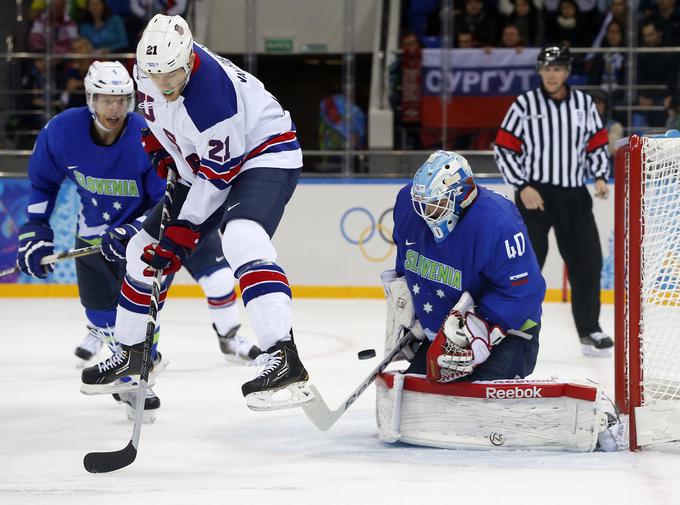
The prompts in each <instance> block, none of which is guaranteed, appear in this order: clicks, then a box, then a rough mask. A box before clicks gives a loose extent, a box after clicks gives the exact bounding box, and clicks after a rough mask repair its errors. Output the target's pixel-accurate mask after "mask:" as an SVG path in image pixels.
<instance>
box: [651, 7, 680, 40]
mask: <svg viewBox="0 0 680 505" xmlns="http://www.w3.org/2000/svg"><path fill="white" fill-rule="evenodd" d="M646 21H654V23H655V24H656V26H657V27H659V28H660V29H661V32H662V38H661V45H662V46H677V45H680V13H678V9H677V6H676V3H675V0H656V2H655V5H654V6H653V7H652V8H651V11H650V14H649V15H648V16H647V17H646V19H645V22H646ZM643 23H644V22H643Z"/></svg>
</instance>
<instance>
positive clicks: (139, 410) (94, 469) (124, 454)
mask: <svg viewBox="0 0 680 505" xmlns="http://www.w3.org/2000/svg"><path fill="white" fill-rule="evenodd" d="M175 177H176V175H175V172H174V171H172V170H168V176H167V179H166V182H167V185H166V186H165V195H164V197H163V211H162V213H161V224H160V229H159V231H158V240H160V239H161V238H162V237H163V231H164V230H165V225H166V224H167V223H168V221H169V220H170V208H171V206H172V193H173V190H174V189H175ZM162 277H163V270H162V269H160V270H156V271H155V274H154V276H153V284H152V285H151V300H150V302H149V318H148V320H147V323H146V336H145V337H144V353H143V355H142V371H141V374H140V376H139V389H138V390H137V402H136V404H135V424H134V427H133V429H132V438H130V442H128V444H127V445H126V446H125V447H124V448H123V449H120V450H118V451H110V452H89V453H87V454H86V455H85V458H84V459H83V465H84V466H85V470H87V471H88V472H90V473H104V472H113V471H115V470H120V469H121V468H124V467H126V466H128V465H130V464H131V463H132V462H133V461H134V460H135V458H137V448H138V447H139V435H140V433H141V431H142V418H143V417H144V400H145V398H146V389H147V387H148V385H147V383H148V381H149V369H150V368H151V363H153V358H152V357H151V348H152V346H153V336H154V333H155V331H156V320H157V317H158V303H159V299H160V292H161V279H162Z"/></svg>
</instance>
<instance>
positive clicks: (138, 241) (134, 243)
mask: <svg viewBox="0 0 680 505" xmlns="http://www.w3.org/2000/svg"><path fill="white" fill-rule="evenodd" d="M152 242H157V240H156V239H155V238H153V237H152V236H151V235H149V233H148V232H147V231H146V230H143V229H142V230H141V231H140V232H139V233H136V234H135V235H134V236H133V237H132V238H131V239H130V241H129V242H128V245H127V248H126V249H125V261H126V262H127V265H126V272H127V275H129V276H130V277H132V278H133V279H134V280H135V281H137V282H141V283H143V284H148V285H151V278H150V277H145V276H144V269H145V268H146V267H147V266H148V265H147V264H146V263H144V262H143V261H142V253H143V252H144V248H145V247H146V246H147V245H149V244H151V243H152Z"/></svg>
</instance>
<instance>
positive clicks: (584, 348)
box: [581, 344, 612, 358]
mask: <svg viewBox="0 0 680 505" xmlns="http://www.w3.org/2000/svg"><path fill="white" fill-rule="evenodd" d="M581 352H583V355H584V356H589V357H591V358H609V357H610V356H611V355H612V351H611V349H598V348H597V347H593V346H592V345H585V344H581Z"/></svg>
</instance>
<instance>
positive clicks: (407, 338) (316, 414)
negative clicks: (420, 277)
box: [302, 331, 418, 431]
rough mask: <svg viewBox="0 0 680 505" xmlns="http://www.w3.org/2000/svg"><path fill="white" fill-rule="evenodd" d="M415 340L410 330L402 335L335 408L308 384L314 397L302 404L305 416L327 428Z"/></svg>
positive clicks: (322, 429) (323, 428) (320, 427)
mask: <svg viewBox="0 0 680 505" xmlns="http://www.w3.org/2000/svg"><path fill="white" fill-rule="evenodd" d="M416 340H418V339H417V338H416V336H415V335H414V334H413V333H411V332H410V331H409V332H407V333H406V335H404V336H403V337H402V339H401V340H400V341H399V342H397V345H396V346H395V347H394V349H392V350H391V351H390V353H389V354H388V355H387V356H385V358H384V359H383V360H382V361H381V362H380V364H379V365H378V366H377V367H375V368H374V369H373V371H372V372H371V373H370V374H369V375H368V377H366V378H365V379H364V380H363V382H362V383H361V384H359V387H357V388H356V389H355V390H354V391H352V393H351V394H350V395H349V396H348V397H347V399H346V400H345V401H344V402H342V404H340V406H339V407H338V408H337V409H335V410H331V409H329V408H328V405H326V402H325V401H324V399H323V398H322V397H321V394H320V393H319V391H318V389H316V386H313V385H309V386H308V387H309V389H310V390H311V391H312V392H313V393H314V399H313V400H310V401H308V402H307V403H304V404H303V405H302V409H303V410H304V411H305V414H307V417H309V419H310V420H311V421H312V422H313V423H314V426H316V427H317V428H319V429H320V430H321V431H326V430H328V429H329V428H330V427H331V426H333V425H334V424H335V422H336V421H337V420H338V419H340V416H342V415H343V414H344V413H345V412H346V411H347V409H348V408H349V407H350V406H351V405H352V404H353V403H354V402H355V401H356V399H357V398H359V396H360V395H361V394H362V393H363V392H364V391H366V389H367V388H368V386H370V385H371V384H372V383H373V381H374V380H375V379H376V378H377V377H378V375H380V374H381V373H382V372H384V371H385V368H387V366H388V365H389V364H390V363H392V361H394V359H395V358H396V357H397V355H398V354H399V353H400V352H401V350H402V349H404V348H405V347H407V346H409V345H411V344H412V343H413V342H415V341H416Z"/></svg>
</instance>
